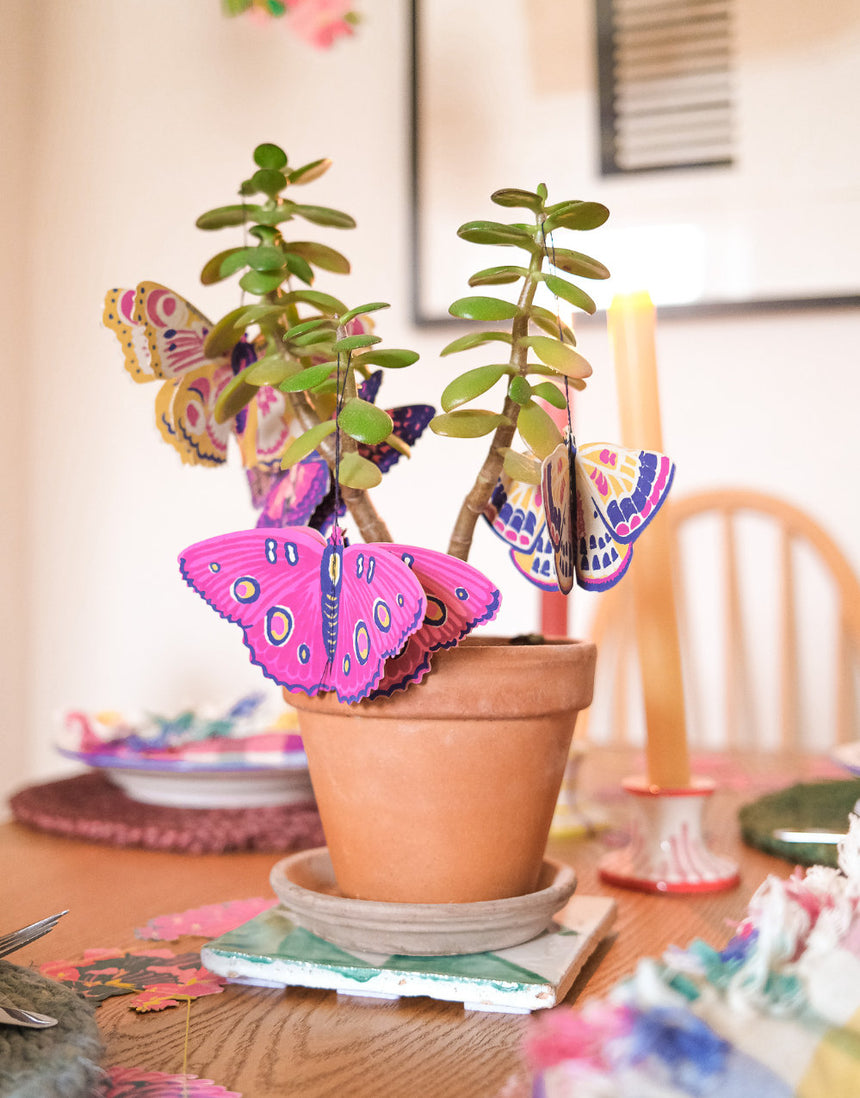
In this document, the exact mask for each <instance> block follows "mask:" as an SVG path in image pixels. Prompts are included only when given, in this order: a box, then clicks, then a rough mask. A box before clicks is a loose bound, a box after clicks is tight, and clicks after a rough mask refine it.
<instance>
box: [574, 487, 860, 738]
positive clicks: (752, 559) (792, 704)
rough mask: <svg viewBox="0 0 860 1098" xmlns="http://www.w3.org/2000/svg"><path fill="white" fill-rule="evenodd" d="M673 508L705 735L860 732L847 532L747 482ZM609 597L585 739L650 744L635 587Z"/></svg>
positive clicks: (689, 655)
mask: <svg viewBox="0 0 860 1098" xmlns="http://www.w3.org/2000/svg"><path fill="white" fill-rule="evenodd" d="M666 512H667V513H666V517H665V521H667V522H670V523H671V524H672V532H673V538H672V545H673V548H674V557H675V559H674V560H673V561H672V562H671V566H672V568H673V569H674V575H675V577H676V582H677V594H676V598H677V605H678V617H679V622H678V627H679V637H680V642H681V652H682V665H683V676H684V693H685V707H686V715H687V731H688V739H689V742H690V744H691V746H694V747H699V748H702V747H704V748H706V749H707V748H716V747H728V748H732V747H737V748H743V747H748V748H762V749H765V750H767V749H774V748H776V747H784V748H787V749H791V748H796V749H803V748H807V749H818V750H823V749H826V748H827V747H829V746H832V745H833V744H838V743H845V742H847V741H851V740H855V739H858V738H860V728H858V704H857V702H858V693H860V691H858V680H860V674H858V669H860V662H858V661H860V582H858V578H857V576H856V574H855V573H854V571H853V570H852V568H851V565H850V564H849V563H848V561H847V560H846V558H845V556H844V555H843V553H842V552H841V551H840V549H839V548H838V546H837V545H836V543H835V542H834V541H833V539H832V538H831V537H830V536H829V535H828V534H827V533H825V531H824V530H822V529H821V527H820V526H818V525H817V524H816V522H814V521H813V519H811V518H810V517H809V516H808V515H806V514H805V513H804V512H803V511H801V510H799V509H798V508H797V507H794V506H792V505H791V504H789V503H786V502H784V501H783V500H780V499H777V498H774V497H773V496H769V495H765V494H763V493H761V492H756V491H752V490H747V489H728V488H727V489H719V490H714V491H704V492H699V493H697V494H695V495H691V496H688V497H687V498H682V499H679V500H677V501H672V500H669V501H668V503H667V505H666ZM658 521H659V520H658ZM644 536H645V537H647V536H648V534H647V532H646V533H645V535H644ZM632 567H633V568H635V567H636V558H635V549H634V559H633V564H632ZM595 599H596V603H597V605H596V610H595V613H594V617H593V623H592V629H591V636H592V638H593V639H594V640H595V642H596V643H597V646H598V657H597V679H596V683H595V696H594V702H593V704H592V707H591V709H590V710H589V711H587V712H586V713H583V714H581V716H580V720H581V721H582V724H581V725H579V726H578V727H577V738H587V739H588V740H590V741H591V742H595V743H597V742H606V743H615V744H620V743H640V742H642V741H643V739H644V718H643V715H642V712H641V686H640V683H639V678H638V661H637V659H636V648H635V637H636V633H635V629H634V619H633V614H634V606H633V596H632V585H630V584H628V583H625V581H623V580H622V582H621V583H620V584H619V585H618V586H617V587H614V588H612V589H611V590H610V591H608V592H605V593H603V594H600V595H597V596H595Z"/></svg>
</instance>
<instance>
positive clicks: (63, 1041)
mask: <svg viewBox="0 0 860 1098" xmlns="http://www.w3.org/2000/svg"><path fill="white" fill-rule="evenodd" d="M0 995H6V996H8V998H9V999H11V1000H12V1002H13V1003H14V1004H15V1005H16V1006H20V1007H23V1008H24V1009H26V1010H34V1011H36V1012H37V1013H38V1014H49V1015H51V1017H53V1018H56V1019H57V1022H58V1024H57V1025H56V1026H52V1027H51V1028H50V1029H20V1028H18V1027H17V1026H7V1025H0V1098H78V1096H79V1095H80V1096H81V1098H89V1096H90V1095H92V1094H93V1093H94V1091H95V1090H96V1087H97V1084H98V1083H99V1081H100V1080H101V1079H102V1077H103V1076H102V1071H101V1069H100V1067H99V1060H100V1058H101V1055H102V1051H103V1049H102V1043H101V1039H100V1038H99V1033H98V1029H97V1028H96V1022H95V1017H94V1013H93V1007H92V1006H91V1005H90V1004H89V1003H86V1002H84V1000H83V999H81V998H80V996H78V995H77V994H76V993H75V992H74V991H71V990H70V989H69V988H67V987H64V986H63V985H62V984H58V983H56V982H55V981H54V980H48V979H47V978H46V977H44V976H41V975H40V974H39V973H38V972H34V971H32V970H31V969H28V968H19V967H18V966H17V965H13V964H10V963H9V962H8V961H0Z"/></svg>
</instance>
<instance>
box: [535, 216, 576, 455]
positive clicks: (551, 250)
mask: <svg viewBox="0 0 860 1098" xmlns="http://www.w3.org/2000/svg"><path fill="white" fill-rule="evenodd" d="M540 234H541V237H542V238H543V246H544V251H545V252H546V253H547V255H548V256H549V261H550V263H551V264H552V265H553V267H556V266H558V264H557V263H556V261H555V243H554V242H553V239H552V233H550V234H549V236H547V235H546V229H545V228H544V223H543V222H542V221H541V223H540ZM554 297H555V322H556V324H557V325H558V338H559V339H560V340H562V341H563V339H564V330H563V328H562V325H561V303H560V302H559V300H558V294H554ZM564 403H565V406H566V408H567V433H568V435H569V437H570V439H571V440H573V420H572V419H571V415H570V387H569V386H568V384H567V375H565V377H564Z"/></svg>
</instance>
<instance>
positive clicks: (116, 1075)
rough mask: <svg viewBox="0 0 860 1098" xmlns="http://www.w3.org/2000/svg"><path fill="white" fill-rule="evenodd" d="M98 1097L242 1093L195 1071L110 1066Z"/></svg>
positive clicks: (231, 1097) (232, 1097)
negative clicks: (175, 1072)
mask: <svg viewBox="0 0 860 1098" xmlns="http://www.w3.org/2000/svg"><path fill="white" fill-rule="evenodd" d="M101 1098H242V1095H241V1093H240V1092H239V1091H236V1090H225V1089H224V1088H223V1087H221V1086H218V1084H217V1083H213V1082H212V1080H211V1079H201V1078H199V1077H198V1076H197V1075H165V1074H164V1073H163V1072H161V1071H140V1070H138V1069H137V1068H127V1067H112V1068H108V1069H107V1079H106V1089H105V1090H104V1091H103V1092H102V1094H101Z"/></svg>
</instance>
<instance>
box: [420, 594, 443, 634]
mask: <svg viewBox="0 0 860 1098" xmlns="http://www.w3.org/2000/svg"><path fill="white" fill-rule="evenodd" d="M447 617H448V610H447V607H446V606H445V603H444V602H442V600H441V599H437V598H436V596H435V595H428V596H427V613H426V614H425V615H424V624H425V625H435V626H436V627H437V628H438V627H439V626H442V625H444V624H445V621H446V620H447Z"/></svg>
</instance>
